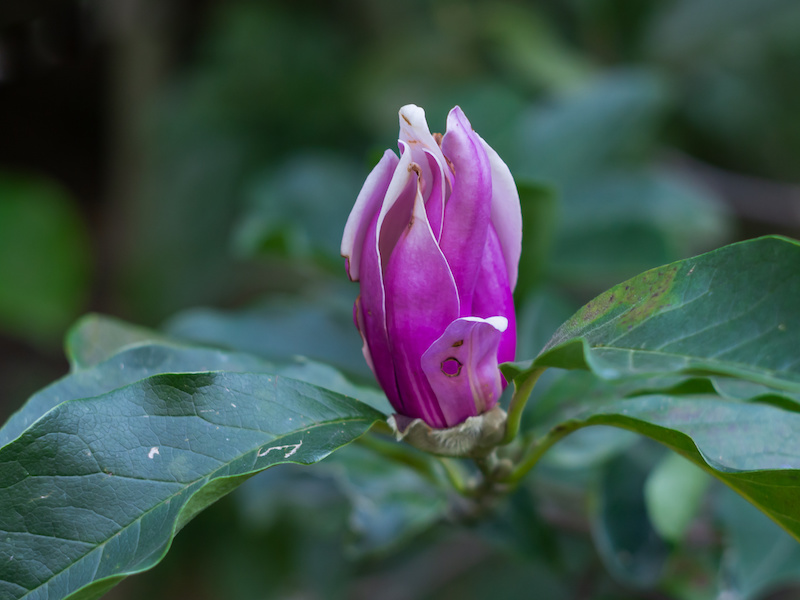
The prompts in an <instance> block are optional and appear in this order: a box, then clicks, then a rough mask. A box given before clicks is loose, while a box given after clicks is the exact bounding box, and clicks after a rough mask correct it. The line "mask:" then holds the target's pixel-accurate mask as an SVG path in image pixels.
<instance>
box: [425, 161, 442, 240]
mask: <svg viewBox="0 0 800 600" xmlns="http://www.w3.org/2000/svg"><path fill="white" fill-rule="evenodd" d="M425 154H426V158H427V163H428V166H429V167H430V171H431V175H432V177H433V179H432V181H431V185H430V195H429V196H428V197H427V199H426V200H425V212H426V213H427V214H428V222H429V223H430V224H431V230H432V231H433V235H434V237H435V238H436V241H437V242H438V241H439V239H440V238H441V237H442V223H443V222H444V202H445V192H446V185H447V184H446V180H445V177H444V169H443V168H442V164H444V163H442V164H439V163H438V162H436V157H435V156H434V154H433V153H432V152H429V151H428V150H426V151H425Z"/></svg>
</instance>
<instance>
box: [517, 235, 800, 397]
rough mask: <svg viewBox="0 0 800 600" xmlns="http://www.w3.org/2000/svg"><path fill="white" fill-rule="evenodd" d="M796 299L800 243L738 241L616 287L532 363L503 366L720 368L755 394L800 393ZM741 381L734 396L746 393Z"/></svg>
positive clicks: (638, 372)
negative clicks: (754, 387) (754, 389)
mask: <svg viewBox="0 0 800 600" xmlns="http://www.w3.org/2000/svg"><path fill="white" fill-rule="evenodd" d="M798 297H800V245H799V244H798V242H796V241H794V240H790V239H786V238H781V237H764V238H759V239H755V240H750V241H746V242H741V243H739V244H733V245H731V246H726V247H724V248H720V249H719V250H714V251H713V252H709V253H707V254H703V255H700V256H697V257H694V258H690V259H687V260H683V261H679V262H676V263H672V264H669V265H666V266H663V267H660V268H657V269H653V270H651V271H647V272H645V273H642V274H641V275H638V276H636V277H634V278H632V279H630V280H628V281H626V282H624V283H621V284H619V285H617V286H615V287H613V288H611V289H610V290H608V291H607V292H605V293H603V294H601V295H600V296H598V297H597V298H595V299H594V300H592V301H591V302H589V303H588V304H586V305H585V306H584V307H583V308H581V309H580V310H579V311H578V312H577V313H576V314H575V315H574V316H573V317H572V318H571V319H569V320H568V321H567V322H566V323H565V324H564V325H562V326H561V327H560V328H559V330H558V331H556V333H555V335H553V337H552V339H551V340H550V342H548V344H547V345H546V346H545V348H544V349H543V350H542V352H541V353H540V354H539V356H538V357H537V358H536V359H535V360H534V361H532V362H531V363H527V364H517V365H513V366H509V367H508V368H506V374H507V375H508V376H511V377H515V376H519V375H520V373H521V372H525V371H526V370H528V369H532V368H536V367H561V368H565V369H576V368H579V369H588V370H591V371H593V372H594V373H595V374H597V375H598V376H600V377H602V378H604V379H608V380H620V379H623V378H630V377H643V378H644V377H652V376H655V375H669V374H695V375H716V376H726V377H735V378H739V379H742V380H745V381H749V382H753V383H756V384H759V385H760V386H762V387H759V388H758V390H757V391H758V393H756V395H767V394H769V393H772V394H783V395H785V396H787V397H789V398H791V397H792V395H793V394H797V393H798V392H800V361H799V360H797V347H798V345H800V311H798V310H797V298H798ZM720 381H721V380H720ZM763 386H766V388H765V387H763ZM722 387H723V388H724V387H725V385H724V384H722ZM728 387H730V386H728ZM735 387H736V386H733V388H731V389H730V390H729V392H730V393H731V395H733V396H736V395H737V394H739V395H741V394H742V392H744V391H745V390H743V389H739V390H737V389H734V388H735Z"/></svg>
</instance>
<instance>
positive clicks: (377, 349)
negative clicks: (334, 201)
mask: <svg viewBox="0 0 800 600" xmlns="http://www.w3.org/2000/svg"><path fill="white" fill-rule="evenodd" d="M377 225H378V215H375V217H374V218H373V219H372V223H371V225H370V227H369V229H368V231H367V235H366V239H365V240H364V254H363V259H362V266H361V295H360V296H359V297H358V300H356V324H357V325H358V330H359V331H360V332H361V337H362V339H363V340H364V346H363V347H362V352H363V353H364V358H366V359H367V363H368V364H369V365H370V367H371V368H372V372H373V373H375V378H376V379H377V380H378V383H379V384H380V386H381V388H383V391H384V392H386V396H387V398H388V399H389V402H391V404H392V406H394V407H395V408H397V410H398V411H401V410H402V409H401V408H400V406H401V404H400V395H399V393H398V391H397V382H396V380H395V375H394V367H393V364H392V352H391V348H390V346H389V334H388V332H387V329H386V309H385V302H386V301H385V292H384V285H383V273H382V269H381V261H380V256H379V255H378V249H377V242H376V239H375V238H376V230H377Z"/></svg>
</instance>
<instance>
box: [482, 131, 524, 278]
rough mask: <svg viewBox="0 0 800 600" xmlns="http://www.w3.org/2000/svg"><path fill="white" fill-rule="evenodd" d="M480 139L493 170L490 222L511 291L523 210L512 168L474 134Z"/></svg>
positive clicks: (520, 236)
mask: <svg viewBox="0 0 800 600" xmlns="http://www.w3.org/2000/svg"><path fill="white" fill-rule="evenodd" d="M475 136H476V137H477V138H478V139H480V140H481V143H482V144H483V148H484V150H486V155H487V156H488V157H489V164H490V165H491V170H492V224H493V225H494V228H495V230H496V231H497V236H498V237H499V238H500V245H501V246H502V248H503V256H504V257H505V262H506V270H507V271H508V278H509V281H510V283H511V290H512V291H513V290H514V288H515V287H516V285H517V271H518V269H519V256H520V254H521V253H522V209H521V208H520V204H519V193H518V192H517V185H516V184H515V183H514V178H513V177H512V176H511V171H509V170H508V167H507V166H506V163H504V162H503V159H502V158H500V156H499V155H498V154H497V152H495V151H494V149H493V148H492V147H491V146H489V144H487V143H486V142H485V141H483V139H481V137H480V136H479V135H478V134H477V133H476V134H475Z"/></svg>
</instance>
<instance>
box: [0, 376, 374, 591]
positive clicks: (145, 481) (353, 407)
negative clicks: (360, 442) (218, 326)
mask: <svg viewBox="0 0 800 600" xmlns="http://www.w3.org/2000/svg"><path fill="white" fill-rule="evenodd" d="M382 418H383V416H382V415H381V414H380V413H379V412H377V411H375V410H374V409H372V408H370V407H368V406H366V405H364V404H362V403H360V402H357V401H355V400H353V399H351V398H348V397H345V396H341V395H339V394H336V393H334V392H330V391H327V390H324V389H321V388H318V387H316V386H313V385H310V384H307V383H303V382H300V381H296V380H293V379H288V378H284V377H280V376H274V375H267V374H252V373H241V374H237V373H221V372H218V373H187V374H164V375H157V376H153V377H149V378H147V379H143V380H140V381H137V382H136V383H133V384H131V385H129V386H126V387H123V388H120V389H117V390H114V391H111V392H109V393H107V394H103V395H100V396H95V397H89V398H76V399H74V400H69V401H66V402H62V403H61V404H59V405H58V406H56V407H55V408H53V409H52V410H50V411H49V412H47V413H46V414H44V415H43V416H42V417H41V418H40V419H39V420H38V421H36V422H35V423H34V424H33V425H31V426H30V427H29V428H28V429H26V430H25V431H24V432H23V433H22V434H21V435H20V436H19V437H17V438H16V439H14V440H13V441H12V442H11V443H9V444H7V445H6V446H4V447H3V448H0V488H2V489H3V490H4V493H3V494H2V495H0V529H2V531H3V533H2V535H1V536H0V593H1V594H2V596H3V597H4V598H9V599H21V598H25V599H26V600H33V599H34V598H66V597H71V598H97V597H99V595H101V594H102V592H104V591H106V590H107V589H108V588H109V587H110V586H112V585H113V584H114V583H116V582H118V581H119V580H120V579H122V578H123V577H125V576H127V575H129V574H132V573H138V572H141V571H144V570H146V569H149V568H151V567H152V566H154V565H155V564H157V563H158V562H159V561H160V560H161V559H162V558H163V556H164V554H165V553H166V551H167V550H168V549H169V546H170V543H171V541H172V538H173V537H174V536H175V534H176V533H177V532H178V531H179V530H180V528H181V527H183V525H185V524H186V523H187V522H188V521H189V520H190V519H191V518H192V517H193V516H194V515H196V514H197V513H198V512H199V511H201V510H202V509H203V508H205V507H206V506H208V504H210V503H212V502H214V501H215V500H217V499H219V498H220V497H221V496H223V495H225V494H227V493H228V492H230V491H231V490H232V489H233V488H234V487H236V486H237V485H238V484H239V483H241V482H242V481H244V480H245V479H247V478H248V477H250V476H252V475H253V474H255V473H257V472H258V471H261V470H263V469H265V468H267V467H270V466H272V465H275V464H281V463H286V462H293V463H298V464H312V463H315V462H317V461H319V460H322V459H323V458H325V457H326V456H327V455H328V454H330V453H331V452H333V451H334V450H336V449H337V448H339V447H341V446H343V445H345V444H347V443H349V442H350V441H352V440H353V439H355V438H356V437H358V436H360V435H361V434H363V433H364V432H365V431H366V430H367V429H368V428H369V427H370V426H371V425H372V424H373V423H375V422H376V421H378V420H380V419H382Z"/></svg>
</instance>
